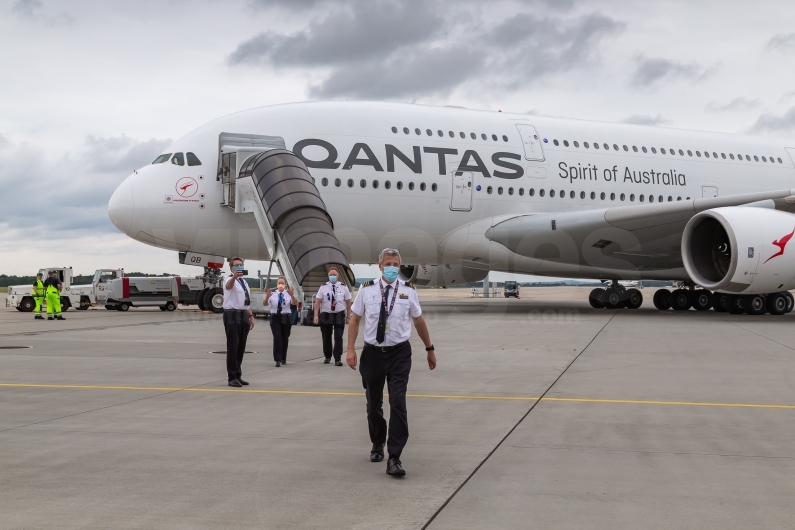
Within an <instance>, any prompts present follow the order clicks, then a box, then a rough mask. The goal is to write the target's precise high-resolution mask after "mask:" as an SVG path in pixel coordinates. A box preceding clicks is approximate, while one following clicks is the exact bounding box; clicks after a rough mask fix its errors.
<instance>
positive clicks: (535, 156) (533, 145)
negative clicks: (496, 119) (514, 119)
mask: <svg viewBox="0 0 795 530" xmlns="http://www.w3.org/2000/svg"><path fill="white" fill-rule="evenodd" d="M516 128H517V129H519V136H521V138H522V147H524V157H525V159H526V160H537V161H543V160H544V150H543V148H542V147H541V138H540V137H539V136H538V133H537V132H536V128H535V127H533V126H532V125H527V124H521V123H520V124H517V125H516Z"/></svg>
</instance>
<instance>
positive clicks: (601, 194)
mask: <svg viewBox="0 0 795 530" xmlns="http://www.w3.org/2000/svg"><path fill="white" fill-rule="evenodd" d="M599 198H600V199H602V200H605V192H602V193H600V194H599Z"/></svg>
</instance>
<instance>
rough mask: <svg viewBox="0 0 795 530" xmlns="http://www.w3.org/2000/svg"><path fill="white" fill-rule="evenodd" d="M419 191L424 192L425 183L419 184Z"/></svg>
mask: <svg viewBox="0 0 795 530" xmlns="http://www.w3.org/2000/svg"><path fill="white" fill-rule="evenodd" d="M420 191H425V183H424V182H421V183H420Z"/></svg>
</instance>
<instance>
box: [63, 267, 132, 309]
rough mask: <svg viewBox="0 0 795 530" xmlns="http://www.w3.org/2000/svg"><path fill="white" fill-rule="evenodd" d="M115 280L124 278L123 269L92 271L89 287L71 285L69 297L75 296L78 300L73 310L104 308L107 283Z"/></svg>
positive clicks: (106, 297)
mask: <svg viewBox="0 0 795 530" xmlns="http://www.w3.org/2000/svg"><path fill="white" fill-rule="evenodd" d="M117 278H124V269H97V270H96V271H94V278H93V279H92V280H91V285H73V286H72V288H71V289H70V295H71V296H77V297H78V300H79V302H78V305H76V306H75V309H88V308H89V307H92V306H97V305H100V306H104V305H105V301H106V300H107V299H108V289H107V285H108V282H109V281H110V280H115V279H117Z"/></svg>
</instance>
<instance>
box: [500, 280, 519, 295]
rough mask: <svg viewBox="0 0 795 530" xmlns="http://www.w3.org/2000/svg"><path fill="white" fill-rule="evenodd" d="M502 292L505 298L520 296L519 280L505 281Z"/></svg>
mask: <svg viewBox="0 0 795 530" xmlns="http://www.w3.org/2000/svg"><path fill="white" fill-rule="evenodd" d="M502 292H503V294H504V295H505V298H510V297H512V296H513V297H514V298H519V282H505V285H504V286H503V291H502Z"/></svg>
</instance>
